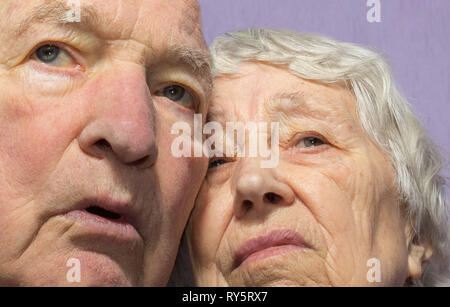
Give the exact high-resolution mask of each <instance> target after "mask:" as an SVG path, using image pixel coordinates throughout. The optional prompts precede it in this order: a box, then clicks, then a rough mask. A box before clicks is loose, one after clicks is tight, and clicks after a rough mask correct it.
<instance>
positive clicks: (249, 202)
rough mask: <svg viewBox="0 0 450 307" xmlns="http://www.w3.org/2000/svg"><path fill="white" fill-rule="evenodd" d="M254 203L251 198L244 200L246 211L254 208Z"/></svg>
mask: <svg viewBox="0 0 450 307" xmlns="http://www.w3.org/2000/svg"><path fill="white" fill-rule="evenodd" d="M252 206H253V204H252V202H251V201H249V200H244V201H243V203H242V207H243V208H244V210H245V211H248V210H250V209H251V208H252Z"/></svg>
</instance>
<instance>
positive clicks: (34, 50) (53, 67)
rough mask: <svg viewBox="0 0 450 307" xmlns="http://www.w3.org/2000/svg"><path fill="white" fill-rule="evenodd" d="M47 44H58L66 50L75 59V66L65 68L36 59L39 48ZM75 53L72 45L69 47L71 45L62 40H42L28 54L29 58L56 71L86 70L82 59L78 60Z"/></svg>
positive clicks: (57, 45)
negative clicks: (81, 62)
mask: <svg viewBox="0 0 450 307" xmlns="http://www.w3.org/2000/svg"><path fill="white" fill-rule="evenodd" d="M45 45H53V46H56V47H58V48H60V49H61V50H63V51H64V52H66V53H67V54H68V55H69V56H70V57H71V58H72V59H73V61H74V65H75V67H70V68H64V67H57V66H50V65H45V64H43V63H40V62H39V61H38V60H36V59H34V57H35V56H36V52H37V50H38V49H39V48H41V47H43V46H45ZM74 53H75V52H74V51H73V48H72V47H69V46H67V45H65V44H63V43H61V42H55V41H44V42H41V43H39V44H37V45H36V46H35V47H34V48H33V49H32V50H31V52H30V53H29V55H28V56H27V59H28V60H35V61H36V62H39V65H40V66H45V67H46V69H47V70H51V71H54V72H69V71H74V69H76V70H81V71H84V67H83V65H81V64H80V61H79V60H78V56H76V55H75V54H74Z"/></svg>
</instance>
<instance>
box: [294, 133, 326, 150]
mask: <svg viewBox="0 0 450 307" xmlns="http://www.w3.org/2000/svg"><path fill="white" fill-rule="evenodd" d="M307 138H317V139H319V140H320V141H321V142H322V143H323V144H321V145H318V146H314V147H311V148H299V147H297V145H298V144H299V143H300V142H301V141H302V140H304V139H307ZM290 145H291V146H290V147H291V148H293V149H294V150H300V151H302V152H305V153H316V152H320V151H323V149H324V148H321V147H324V146H326V145H330V143H329V142H328V140H327V139H326V138H325V137H324V136H322V135H321V134H319V133H317V132H313V131H305V132H302V133H300V134H297V135H296V136H295V137H294V138H293V140H292V142H291V144H290Z"/></svg>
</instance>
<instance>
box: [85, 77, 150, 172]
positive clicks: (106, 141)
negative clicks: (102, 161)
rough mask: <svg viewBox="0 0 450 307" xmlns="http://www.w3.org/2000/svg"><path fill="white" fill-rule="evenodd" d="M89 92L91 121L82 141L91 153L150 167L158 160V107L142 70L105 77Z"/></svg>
mask: <svg viewBox="0 0 450 307" xmlns="http://www.w3.org/2000/svg"><path fill="white" fill-rule="evenodd" d="M101 77H102V78H98V79H97V80H95V81H94V82H93V83H92V84H90V85H89V86H90V88H89V89H88V90H87V91H86V94H85V95H86V96H84V97H83V98H82V99H84V100H86V101H87V102H88V104H86V106H85V107H86V108H87V109H88V110H87V111H86V112H87V113H88V114H89V116H88V120H87V122H86V124H85V126H84V127H83V129H82V131H81V133H80V135H79V138H78V142H79V144H80V147H81V149H82V150H83V151H84V152H86V153H87V154H89V155H92V156H95V157H98V158H106V157H108V156H111V155H112V156H115V158H116V159H118V160H119V161H121V162H122V163H125V164H129V165H137V166H141V167H149V166H151V165H152V164H153V163H154V161H155V160H156V156H157V144H156V139H155V118H154V107H153V103H152V99H151V94H150V92H149V89H148V86H147V82H146V79H145V74H144V73H143V72H141V71H140V70H138V69H136V70H130V71H128V72H123V71H122V72H121V73H110V74H108V75H107V76H101Z"/></svg>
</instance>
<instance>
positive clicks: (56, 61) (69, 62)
mask: <svg viewBox="0 0 450 307" xmlns="http://www.w3.org/2000/svg"><path fill="white" fill-rule="evenodd" d="M34 57H35V59H36V60H38V61H40V62H42V63H44V64H46V65H50V66H59V67H67V66H73V65H74V64H75V61H74V59H73V58H72V57H71V56H70V55H69V54H68V53H67V52H66V51H64V50H63V49H61V48H59V47H58V46H55V45H51V44H47V45H43V46H41V47H39V48H38V49H37V50H36V51H35V53H34Z"/></svg>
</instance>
